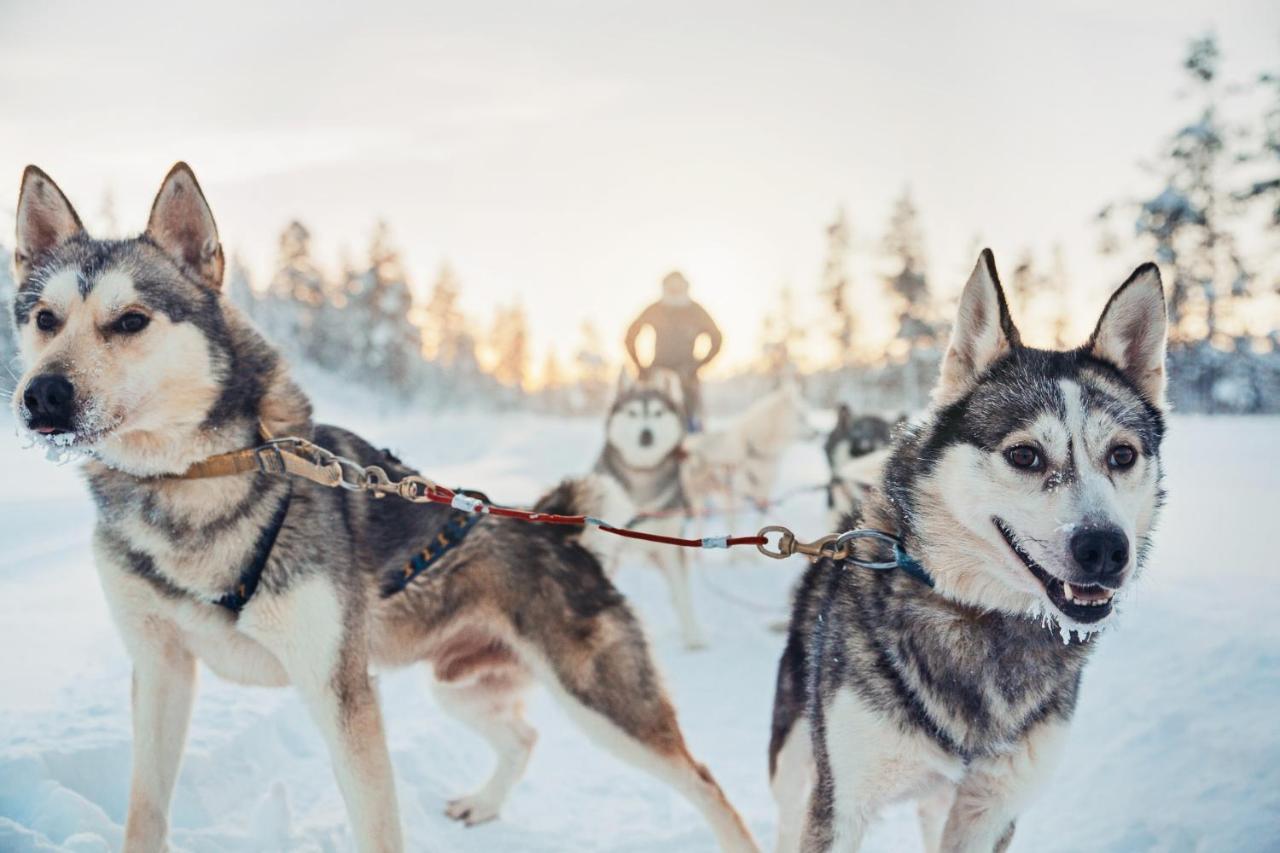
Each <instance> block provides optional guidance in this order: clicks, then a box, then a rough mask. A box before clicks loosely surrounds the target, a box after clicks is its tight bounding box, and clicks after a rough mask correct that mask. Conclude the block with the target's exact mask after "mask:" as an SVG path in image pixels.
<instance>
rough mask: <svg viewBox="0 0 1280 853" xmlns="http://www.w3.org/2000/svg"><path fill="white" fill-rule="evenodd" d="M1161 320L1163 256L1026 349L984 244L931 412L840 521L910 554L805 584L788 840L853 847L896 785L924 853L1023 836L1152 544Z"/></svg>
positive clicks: (779, 723) (778, 724) (843, 565)
mask: <svg viewBox="0 0 1280 853" xmlns="http://www.w3.org/2000/svg"><path fill="white" fill-rule="evenodd" d="M1165 334H1166V317H1165V302H1164V293H1163V290H1162V287H1161V284H1160V274H1159V271H1158V270H1157V269H1156V267H1155V266H1154V265H1151V264H1147V265H1145V266H1142V267H1140V268H1138V269H1137V270H1136V271H1135V272H1134V273H1133V275H1132V276H1130V278H1129V279H1128V281H1126V282H1125V283H1124V284H1123V285H1122V286H1121V287H1120V288H1119V289H1118V290H1117V291H1116V292H1115V293H1114V295H1113V296H1112V297H1111V300H1110V302H1108V304H1107V306H1106V309H1105V310H1104V311H1103V313H1102V317H1101V319H1100V320H1099V321H1098V324H1097V326H1096V328H1095V330H1094V333H1093V335H1092V337H1091V338H1090V339H1089V341H1088V342H1087V343H1086V344H1085V345H1084V346H1082V347H1080V348H1079V349H1075V350H1071V351H1066V352H1050V351H1044V350H1038V349H1033V348H1031V347H1027V346H1024V345H1023V344H1022V343H1021V339H1020V337H1019V334H1018V330H1017V328H1016V327H1015V326H1014V324H1013V320H1012V319H1011V317H1010V315H1009V310H1008V308H1007V306H1006V303H1005V298H1004V293H1003V291H1002V290H1001V287H1000V283H999V280H998V278H997V276H996V269H995V263H994V260H993V259H992V256H991V254H990V252H983V254H982V256H981V258H980V259H979V261H978V264H977V267H976V268H975V269H974V272H973V275H972V276H971V277H970V279H969V282H968V284H967V285H966V287H965V289H964V293H963V295H962V296H961V301H960V307H959V314H958V316H957V318H956V324H955V328H954V331H953V335H952V338H951V342H950V345H949V347H948V349H947V352H946V355H945V356H944V359H943V364H942V371H941V377H940V379H939V381H938V384H937V386H936V387H935V389H934V393H933V404H932V406H931V408H930V410H929V411H928V413H927V414H926V415H925V417H924V418H923V420H922V421H920V422H919V423H914V424H912V425H911V426H910V427H908V428H907V429H906V430H905V431H904V432H903V434H902V435H901V436H900V437H899V438H898V439H897V441H896V443H895V447H894V451H893V454H892V457H891V458H890V459H889V461H888V463H887V465H886V467H885V472H884V476H883V479H882V482H881V486H880V488H879V489H878V490H876V491H875V492H873V493H872V494H871V495H870V496H869V498H868V499H867V500H866V501H865V502H863V504H862V505H861V506H860V507H859V508H858V509H857V510H856V511H855V513H854V514H853V515H852V516H851V517H850V518H849V519H847V521H846V525H845V526H846V527H847V528H849V529H852V528H872V529H876V530H880V531H884V532H887V533H890V534H893V535H894V536H896V537H897V538H898V540H899V542H900V549H899V554H900V555H902V556H899V554H894V555H890V554H888V553H885V552H887V551H888V549H887V548H885V547H884V546H883V545H871V546H867V547H865V548H863V547H859V548H858V549H857V550H856V551H855V556H858V557H859V558H862V559H871V560H891V561H896V562H897V565H898V566H899V569H898V570H895V571H870V570H867V569H863V568H858V567H856V566H854V565H853V564H851V563H848V562H845V561H839V562H837V561H833V560H831V559H826V560H822V561H820V562H818V563H816V564H815V565H814V566H812V567H811V568H810V569H809V570H808V572H807V573H806V574H805V576H804V578H803V579H802V580H801V582H800V583H799V585H798V587H797V591H796V596H795V601H794V609H793V613H792V621H791V631H790V636H789V638H788V642H787V645H786V649H785V651H784V653H783V656H782V660H781V663H780V666H779V672H778V682H777V693H776V698H775V703H774V715H773V733H772V740H771V744H770V753H769V764H770V776H771V781H772V786H773V790H774V794H775V797H776V798H777V800H778V803H779V806H780V809H781V815H780V824H779V845H778V846H779V849H780V850H804V851H809V852H810V853H811V852H812V851H826V850H854V849H856V848H857V847H858V846H859V844H860V841H861V839H862V836H863V833H864V831H865V830H866V828H867V825H868V823H869V822H870V821H871V820H872V819H873V818H874V817H875V815H876V814H877V813H878V812H879V810H880V809H881V808H882V807H883V806H885V805H886V804H889V803H891V802H894V801H898V800H915V801H916V802H917V803H918V806H919V814H920V820H921V825H922V830H923V835H924V838H925V841H926V845H927V847H928V848H929V849H930V850H939V849H944V850H966V851H968V850H974V851H976V850H982V851H990V850H1003V849H1004V848H1005V847H1006V846H1007V845H1008V844H1009V841H1010V839H1011V838H1012V836H1013V830H1014V823H1015V821H1016V819H1017V817H1018V814H1019V813H1020V812H1021V811H1022V810H1023V809H1024V808H1025V807H1026V805H1027V803H1028V802H1029V801H1030V800H1031V798H1032V797H1033V796H1034V795H1035V794H1036V792H1037V789H1038V788H1039V787H1040V786H1041V785H1042V784H1043V782H1044V780H1045V779H1046V777H1047V776H1048V774H1049V773H1050V771H1051V770H1052V768H1053V766H1054V764H1055V763H1056V761H1057V758H1058V755H1059V753H1060V751H1061V748H1062V745H1063V741H1064V739H1065V737H1064V736H1065V734H1066V732H1067V727H1068V725H1069V723H1070V721H1071V717H1072V713H1073V711H1074V708H1075V704H1076V697H1077V692H1078V689H1079V685H1080V678H1081V673H1082V671H1083V669H1084V666H1085V663H1086V660H1087V659H1088V656H1089V653H1090V651H1091V649H1092V647H1093V645H1094V641H1093V639H1092V635H1091V633H1090V632H1091V630H1092V629H1094V628H1097V627H1098V626H1101V625H1105V624H1106V623H1107V622H1108V620H1110V619H1111V618H1112V617H1113V615H1114V611H1115V609H1116V606H1117V600H1118V597H1119V596H1120V595H1122V594H1123V592H1124V590H1125V589H1126V588H1127V587H1128V585H1129V584H1130V583H1131V582H1132V579H1133V577H1134V575H1135V574H1136V573H1137V572H1138V571H1139V570H1140V568H1141V565H1142V561H1143V558H1144V556H1145V554H1146V552H1147V550H1148V546H1149V544H1150V536H1151V532H1152V527H1153V524H1154V522H1155V519H1156V515H1157V512H1158V510H1159V508H1160V505H1161V503H1162V499H1163V491H1162V487H1161V463H1160V445H1161V440H1162V438H1163V436H1164V430H1165V426H1164V416H1163V411H1164V408H1165V402H1164V390H1165ZM871 541H873V540H860V542H861V545H866V543H868V542H871ZM930 584H932V586H930ZM1055 623H1056V624H1055ZM1071 629H1074V630H1071Z"/></svg>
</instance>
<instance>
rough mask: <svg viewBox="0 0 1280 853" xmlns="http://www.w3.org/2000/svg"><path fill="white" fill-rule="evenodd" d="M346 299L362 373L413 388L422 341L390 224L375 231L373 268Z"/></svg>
mask: <svg viewBox="0 0 1280 853" xmlns="http://www.w3.org/2000/svg"><path fill="white" fill-rule="evenodd" d="M346 297H347V300H348V307H347V310H346V313H345V317H344V319H345V321H346V324H347V327H348V330H349V334H350V335H351V337H352V339H353V340H354V341H356V346H355V367H356V373H357V375H360V376H362V377H364V378H367V379H369V380H371V381H373V382H374V383H375V384H379V385H382V386H384V387H388V388H393V389H396V390H400V391H408V390H410V389H411V388H412V387H413V386H414V385H415V384H416V382H417V381H418V380H419V378H420V374H419V371H418V368H419V367H420V365H421V363H422V338H421V335H420V333H419V331H418V328H417V327H416V326H414V324H413V323H412V321H411V320H410V314H411V313H412V310H413V293H412V291H410V289H409V284H408V282H407V281H406V280H405V273H404V267H403V264H402V263H401V261H400V254H399V252H398V251H397V250H396V249H395V248H394V246H393V245H392V243H391V236H390V229H389V228H388V226H387V224H386V223H385V222H379V223H378V224H377V226H376V227H375V228H374V232H373V238H372V240H371V241H370V244H369V262H368V267H367V268H366V269H364V270H363V271H362V272H360V273H359V274H358V275H356V276H355V277H354V278H352V279H351V280H350V281H349V283H348V286H347V293H346Z"/></svg>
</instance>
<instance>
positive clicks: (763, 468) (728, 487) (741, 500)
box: [681, 375, 815, 530]
mask: <svg viewBox="0 0 1280 853" xmlns="http://www.w3.org/2000/svg"><path fill="white" fill-rule="evenodd" d="M807 413H808V407H807V406H806V405H805V401H804V395H803V394H802V392H801V388H800V384H799V382H798V381H797V380H796V379H795V377H793V376H790V375H788V376H786V377H784V379H783V380H782V382H781V384H779V386H778V387H777V388H775V389H774V390H772V391H770V392H769V393H768V394H765V395H764V396H762V397H760V398H759V399H758V400H756V401H755V402H754V403H752V404H751V405H750V406H749V407H748V408H747V410H746V411H745V412H743V413H742V414H740V415H738V416H737V417H735V418H734V419H733V420H732V421H730V422H729V423H727V424H725V425H724V426H721V427H718V428H716V429H714V430H709V431H707V432H704V433H699V434H697V435H691V436H689V438H688V439H686V441H685V445H684V446H685V459H684V464H683V465H682V466H681V477H682V478H683V480H684V487H685V493H686V495H687V497H688V500H689V506H690V510H691V512H692V514H693V515H694V516H695V517H697V518H703V517H705V516H706V513H707V512H708V511H710V510H711V509H712V508H713V507H714V508H716V509H720V510H721V511H722V512H723V516H724V522H725V525H726V526H727V529H729V530H736V529H737V528H738V511H739V509H741V508H742V506H743V505H744V504H745V505H747V506H750V507H753V508H755V509H757V510H759V511H760V512H763V511H764V509H765V508H766V507H767V506H768V504H769V500H770V499H771V498H772V497H773V490H774V486H775V485H776V483H777V480H778V465H779V463H780V461H781V459H782V454H783V453H784V452H785V451H786V450H787V448H788V447H790V446H791V444H792V442H794V441H796V440H798V439H801V438H808V437H810V436H812V435H815V433H814V431H813V429H812V427H810V426H809V423H808V419H807Z"/></svg>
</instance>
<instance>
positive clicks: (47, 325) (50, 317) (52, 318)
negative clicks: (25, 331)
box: [36, 311, 58, 332]
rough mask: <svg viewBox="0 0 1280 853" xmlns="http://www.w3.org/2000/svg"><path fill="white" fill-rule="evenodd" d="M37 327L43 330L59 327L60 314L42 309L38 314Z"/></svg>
mask: <svg viewBox="0 0 1280 853" xmlns="http://www.w3.org/2000/svg"><path fill="white" fill-rule="evenodd" d="M36 328H37V329H39V330H40V331H42V332H52V331H53V330H54V329H56V328H58V315H56V314H54V313H53V312H52V311H41V312H40V313H39V314H37V315H36Z"/></svg>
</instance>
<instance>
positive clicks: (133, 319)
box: [115, 311, 151, 335]
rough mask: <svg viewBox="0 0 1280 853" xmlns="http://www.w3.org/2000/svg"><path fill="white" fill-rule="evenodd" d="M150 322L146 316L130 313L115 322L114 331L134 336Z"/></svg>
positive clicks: (134, 312) (135, 312)
mask: <svg viewBox="0 0 1280 853" xmlns="http://www.w3.org/2000/svg"><path fill="white" fill-rule="evenodd" d="M150 322H151V318H150V317H148V316H147V315H146V314H141V313H139V312H137V311H130V312H129V313H128V314H125V315H124V316H122V317H121V318H120V319H119V320H116V323H115V330H116V331H117V332H120V333H121V334H125V335H134V334H137V333H138V332H141V331H142V330H143V329H145V328H146V327H147V324H149V323H150Z"/></svg>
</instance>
